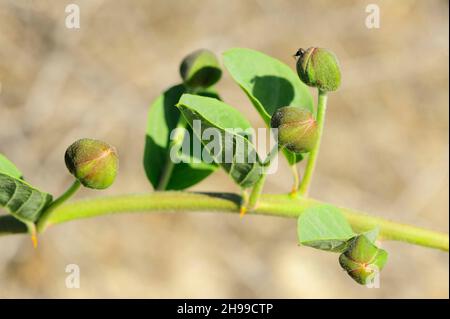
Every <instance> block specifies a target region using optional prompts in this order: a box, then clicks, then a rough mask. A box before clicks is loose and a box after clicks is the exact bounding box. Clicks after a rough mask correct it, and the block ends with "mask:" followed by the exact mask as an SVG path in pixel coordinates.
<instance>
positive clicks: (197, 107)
mask: <svg viewBox="0 0 450 319" xmlns="http://www.w3.org/2000/svg"><path fill="white" fill-rule="evenodd" d="M177 107H178V108H179V109H180V111H181V112H182V113H183V116H184V117H185V118H186V121H187V122H188V124H189V125H190V126H191V127H193V123H194V120H199V121H200V123H201V130H200V131H197V130H194V133H195V134H196V135H197V137H198V138H199V139H200V140H201V142H202V144H203V145H204V147H205V149H206V150H208V151H209V152H210V156H212V157H213V159H214V161H215V162H216V163H218V164H219V165H221V166H222V168H223V169H225V171H226V172H228V174H229V175H230V176H231V178H232V179H233V180H234V181H235V182H236V183H237V184H238V185H240V186H241V187H242V188H248V187H251V186H253V185H254V184H255V183H256V182H257V181H258V179H259V177H260V176H261V173H262V171H263V167H262V165H261V163H260V160H259V157H258V154H257V152H256V149H255V147H254V146H253V144H252V143H251V142H250V140H251V138H252V136H251V134H249V133H251V132H249V131H246V130H249V129H251V126H250V123H249V122H248V121H247V119H245V118H244V117H243V116H242V115H241V114H240V113H239V112H238V111H237V110H236V109H235V108H233V107H231V106H229V105H228V104H225V103H223V102H221V101H219V100H217V99H212V98H208V97H202V96H196V95H191V94H183V96H182V97H181V99H180V102H179V103H178V104H177ZM211 128H213V129H214V131H215V132H217V133H219V134H220V138H219V136H217V138H219V141H220V149H219V151H216V150H213V149H212V146H211V145H210V143H212V142H213V141H214V139H213V138H212V140H211V141H209V140H208V141H206V140H202V139H201V136H202V135H203V133H204V132H205V130H206V129H211ZM235 130H236V131H235ZM246 133H248V134H246ZM227 136H229V137H230V141H228V140H227ZM249 139H250V140H249ZM226 155H228V156H229V158H228V159H229V160H227V158H226ZM251 159H253V160H251Z"/></svg>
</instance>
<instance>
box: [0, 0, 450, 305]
mask: <svg viewBox="0 0 450 319" xmlns="http://www.w3.org/2000/svg"><path fill="white" fill-rule="evenodd" d="M69 3H76V4H78V5H79V6H80V9H81V28H80V29H78V30H77V29H72V30H69V29H66V28H65V25H64V20H65V17H66V13H65V12H64V9H65V6H66V5H67V4H69ZM369 3H376V4H378V5H379V6H380V9H381V28H380V29H371V30H369V29H367V28H366V27H365V23H364V22H365V18H366V16H367V13H366V12H365V8H366V5H367V4H369ZM448 33H449V30H448V1H443V0H432V1H406V0H402V1H288V0H278V1H275V0H271V1H269V0H267V1H266V0H252V1H250V0H249V1H238V0H227V1H225V0H224V1H219V0H210V1H197V0H183V1H181V0H180V1H174V0H169V1H167V0H166V1H129V0H121V1H102V0H96V1H94V0H86V1H81V0H78V1H45V0H39V1H38V0H28V1H27V0H10V1H9V0H0V84H1V94H0V152H3V153H5V154H6V155H7V156H8V157H9V158H10V159H11V160H13V161H14V162H15V163H16V164H17V165H18V166H19V167H20V168H21V169H22V171H23V172H24V173H25V176H26V178H27V179H28V180H29V181H30V182H31V183H33V184H35V185H37V186H40V187H42V188H43V189H45V190H47V191H49V192H52V193H54V194H59V193H60V192H61V191H63V190H64V189H65V187H67V185H69V183H70V182H71V177H70V176H69V174H68V173H67V171H66V168H65V166H64V162H63V154H64V151H65V149H66V147H67V146H68V145H69V144H70V143H72V142H73V141H74V140H76V139H78V138H81V137H93V138H98V139H103V140H106V141H108V142H110V143H111V144H113V145H115V146H117V148H118V150H119V153H120V159H121V170H120V175H119V176H118V180H117V182H116V183H115V184H114V186H113V187H111V188H110V189H109V190H108V191H105V192H102V194H105V193H107V194H120V193H124V192H127V193H128V192H142V191H151V186H150V184H149V182H148V181H147V179H146V177H145V173H144V170H143V167H142V154H143V146H144V135H145V124H146V123H145V122H146V115H147V110H148V106H149V105H150V103H151V101H152V100H153V99H154V98H155V97H156V96H157V95H158V94H159V93H160V92H161V91H162V90H163V89H165V88H167V87H168V86H170V85H172V84H174V83H177V82H179V75H178V64H179V61H180V60H181V59H182V57H183V56H184V55H186V54H187V53H189V52H191V51H192V50H194V49H197V48H201V47H204V48H209V49H211V50H213V51H215V52H217V53H221V52H223V51H224V50H226V49H228V48H231V47H237V46H240V47H249V48H253V49H258V50H261V51H263V52H265V53H267V54H270V55H272V56H275V57H277V58H279V59H281V60H283V61H285V62H286V63H288V64H289V65H291V66H292V67H293V68H294V60H293V59H292V54H293V53H294V52H295V51H296V50H297V49H298V47H300V46H302V47H309V46H313V45H314V46H322V47H327V48H330V49H332V50H333V51H334V52H335V53H336V54H337V56H338V57H339V59H340V62H341V65H342V70H343V85H342V88H341V89H340V91H339V92H337V93H334V94H332V95H331V96H330V101H329V103H330V104H329V111H328V117H327V125H326V131H325V137H324V141H323V146H322V150H321V157H320V160H319V164H318V170H317V173H316V178H315V181H314V183H313V190H312V193H313V196H314V197H317V198H320V199H323V200H327V201H330V202H334V203H336V204H340V205H345V206H349V207H354V208H360V209H364V210H366V211H369V212H374V213H376V214H378V215H380V216H384V217H388V218H393V219H396V220H400V221H404V222H408V223H413V224H416V225H420V226H424V227H430V228H432V229H435V230H440V231H445V232H448V228H449V227H448V225H449V220H448V212H449V211H448V209H449V196H448V191H449V173H448V161H449V159H448V129H449V127H448V124H449V123H448V115H449V114H448V110H449V108H448V102H449V100H448V99H449V94H448V85H449V83H448V82H449V78H448V67H449V65H448V58H449V57H448V52H449V42H448V36H449V34H448ZM219 89H220V92H221V95H222V96H223V98H224V99H225V100H226V101H227V102H228V103H230V104H232V105H235V106H236V107H238V108H239V109H240V110H241V111H242V112H243V113H244V114H245V115H246V116H248V117H249V118H250V119H251V122H252V124H253V125H254V126H262V125H263V123H262V121H261V120H260V119H259V117H258V115H257V113H256V111H254V109H253V108H252V107H251V104H250V103H249V101H248V100H247V98H246V97H245V95H244V94H243V93H242V92H241V91H240V89H239V88H238V87H237V86H236V85H235V84H234V83H233V82H232V81H231V78H230V76H229V75H228V74H227V73H226V72H225V76H224V78H223V80H222V81H221V82H220V84H219ZM289 174H290V172H289V170H288V168H287V167H286V165H283V167H282V168H281V171H280V173H279V175H278V176H277V177H271V178H270V179H269V180H268V183H267V186H266V191H270V192H286V191H288V190H289V188H290V175H289ZM194 189H195V190H210V191H214V190H217V191H224V190H225V191H237V188H236V187H235V186H234V185H233V184H232V182H230V180H229V179H228V178H227V177H226V176H225V174H224V173H222V172H219V173H216V174H215V175H213V176H211V177H209V178H208V179H207V180H205V181H204V182H202V183H201V184H199V185H197V186H196V187H195V188H194ZM96 195H101V194H100V193H96V192H95V191H85V190H83V191H81V192H80V193H79V194H78V195H77V197H78V198H81V197H85V196H96ZM295 226H296V225H295V221H294V220H285V219H279V218H271V217H254V216H248V217H246V218H245V219H244V220H240V219H239V218H237V217H236V216H234V215H233V216H231V215H224V214H219V215H218V214H191V215H171V214H166V215H145V214H135V215H127V214H125V215H121V216H112V217H102V218H97V219H91V220H82V221H77V222H72V223H68V224H64V225H60V226H58V227H55V228H53V229H51V230H49V231H48V232H47V233H46V234H44V235H43V236H42V237H41V239H40V247H39V248H38V249H37V250H34V249H33V248H32V246H31V243H30V239H29V238H28V237H27V236H9V237H1V238H0V297H7V298H9V297H26V298H29V297H181V298H184V297H277V298H283V297H284V298H306V297H308V298H314V297H326V298H337V297H343V298H352V297H359V298H369V297H371V298H373V297H375V298H391V297H398V298H404V297H425V298H430V297H440V298H441V297H444V298H448V297H449V264H448V262H449V257H448V256H449V255H448V254H447V253H443V252H440V251H435V250H430V249H425V248H421V247H415V246H410V245H406V244H402V243H388V242H386V243H384V248H386V249H387V250H388V251H389V253H390V260H389V261H388V264H387V266H386V268H385V270H384V271H383V273H382V284H381V288H380V289H367V288H364V287H360V286H358V285H356V284H355V283H354V282H353V281H352V280H351V279H350V278H349V277H347V275H346V274H345V273H344V272H343V271H342V270H341V269H340V267H339V265H338V262H337V255H334V254H328V253H325V252H320V251H316V250H313V249H309V248H300V247H298V246H297V244H296V231H295ZM67 264H78V265H79V266H80V269H81V288H80V289H67V288H66V287H65V278H66V275H67V274H66V273H65V267H66V265H67Z"/></svg>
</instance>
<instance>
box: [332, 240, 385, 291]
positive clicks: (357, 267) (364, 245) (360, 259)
mask: <svg viewBox="0 0 450 319" xmlns="http://www.w3.org/2000/svg"><path fill="white" fill-rule="evenodd" d="M387 257H388V254H387V252H386V251H385V250H383V249H380V248H378V247H377V246H375V245H374V244H373V243H372V242H371V241H370V240H369V239H368V238H367V237H366V236H365V235H359V236H357V237H355V238H354V239H352V242H351V243H350V246H349V247H348V248H347V250H346V251H345V252H344V253H343V254H341V255H340V256H339V264H340V265H341V267H342V268H344V270H345V271H346V272H347V273H348V274H349V276H350V277H352V278H353V280H355V281H356V282H357V283H359V284H361V285H366V284H369V283H371V282H372V281H373V280H374V278H375V276H377V275H378V274H379V272H380V271H381V270H382V269H383V267H384V265H385V264H386V261H387Z"/></svg>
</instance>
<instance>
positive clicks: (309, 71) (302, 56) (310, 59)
mask: <svg viewBox="0 0 450 319" xmlns="http://www.w3.org/2000/svg"><path fill="white" fill-rule="evenodd" d="M301 50H302V49H300V50H299V52H297V53H298V54H299V55H298V57H299V58H298V60H297V73H298V76H299V77H300V79H301V80H302V81H303V82H304V83H305V84H307V85H309V86H312V87H316V88H318V89H319V90H321V91H324V92H329V91H336V90H337V89H338V88H339V86H340V84H341V70H340V67H339V62H338V60H337V58H336V56H335V55H334V53H333V52H331V51H329V50H326V49H322V48H309V49H308V50H306V51H305V50H302V51H301Z"/></svg>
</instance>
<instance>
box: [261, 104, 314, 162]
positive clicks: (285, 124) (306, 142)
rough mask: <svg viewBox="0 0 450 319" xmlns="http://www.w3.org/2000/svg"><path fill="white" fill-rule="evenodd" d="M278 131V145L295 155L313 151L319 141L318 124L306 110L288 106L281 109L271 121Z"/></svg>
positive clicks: (271, 124)
mask: <svg viewBox="0 0 450 319" xmlns="http://www.w3.org/2000/svg"><path fill="white" fill-rule="evenodd" d="M270 126H271V127H272V128H276V129H278V143H279V144H280V146H283V147H286V148H287V149H288V150H289V151H291V152H294V153H307V152H309V151H311V150H312V149H313V148H314V146H315V144H316V141H317V122H316V120H315V119H314V116H313V115H312V113H311V112H310V111H308V110H307V109H305V108H301V107H295V106H286V107H282V108H279V109H278V110H277V111H276V112H275V113H274V114H273V116H272V119H271V121H270Z"/></svg>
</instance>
